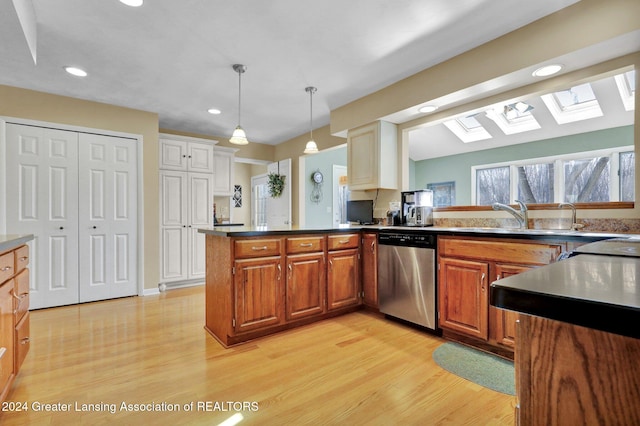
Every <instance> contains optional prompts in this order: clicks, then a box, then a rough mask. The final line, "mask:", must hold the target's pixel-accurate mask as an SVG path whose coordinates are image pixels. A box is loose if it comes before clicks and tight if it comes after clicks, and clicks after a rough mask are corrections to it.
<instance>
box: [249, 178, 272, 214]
mask: <svg viewBox="0 0 640 426" xmlns="http://www.w3.org/2000/svg"><path fill="white" fill-rule="evenodd" d="M267 198H269V192H268V188H267V175H266V174H262V175H258V176H251V226H267Z"/></svg>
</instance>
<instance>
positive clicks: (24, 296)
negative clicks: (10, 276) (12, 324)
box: [13, 269, 29, 323]
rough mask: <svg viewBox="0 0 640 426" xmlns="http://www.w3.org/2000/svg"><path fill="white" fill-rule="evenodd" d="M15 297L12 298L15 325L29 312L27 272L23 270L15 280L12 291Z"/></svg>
mask: <svg viewBox="0 0 640 426" xmlns="http://www.w3.org/2000/svg"><path fill="white" fill-rule="evenodd" d="M13 291H14V292H15V296H14V298H13V306H14V310H13V311H14V312H15V314H16V323H17V322H18V321H20V319H21V318H22V316H23V315H24V314H25V313H26V312H27V311H28V310H29V270H28V269H24V270H23V271H22V272H20V273H19V274H18V276H17V277H16V279H15V287H14V289H13Z"/></svg>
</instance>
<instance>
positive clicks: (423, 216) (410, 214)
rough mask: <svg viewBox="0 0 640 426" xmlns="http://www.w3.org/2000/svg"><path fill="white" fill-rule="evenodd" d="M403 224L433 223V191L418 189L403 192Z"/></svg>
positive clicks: (427, 224) (424, 224)
mask: <svg viewBox="0 0 640 426" xmlns="http://www.w3.org/2000/svg"><path fill="white" fill-rule="evenodd" d="M401 203H402V207H401V211H402V224H403V225H405V226H432V225H433V191H432V190H430V189H418V190H415V191H404V192H402V201H401Z"/></svg>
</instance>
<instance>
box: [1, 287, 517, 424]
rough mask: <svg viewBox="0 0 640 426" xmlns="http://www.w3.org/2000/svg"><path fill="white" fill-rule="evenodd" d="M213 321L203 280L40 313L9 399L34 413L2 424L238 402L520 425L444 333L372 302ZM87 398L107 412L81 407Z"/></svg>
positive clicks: (287, 415)
mask: <svg viewBox="0 0 640 426" xmlns="http://www.w3.org/2000/svg"><path fill="white" fill-rule="evenodd" d="M203 325H204V287H192V288H186V289H178V290H171V291H168V292H166V293H164V294H161V295H158V296H147V297H132V298H125V299H118V300H111V301H105V302H95V303H89V304H83V305H76V306H68V307H61V308H53V309H46V310H39V311H32V312H31V337H32V343H31V351H30V353H29V355H28V356H27V359H26V361H25V363H24V365H23V367H22V370H21V372H20V375H19V376H18V378H17V380H16V382H15V383H14V387H13V390H12V392H11V393H10V394H9V397H8V401H12V402H20V403H26V404H27V407H28V411H23V412H3V413H0V424H3V425H25V424H29V425H44V424H47V425H49V424H51V425H70V424H74V425H76V424H86V425H100V424H118V425H146V424H154V425H180V424H184V425H199V424H202V425H218V424H219V423H221V422H223V421H224V420H226V419H228V418H229V417H231V416H232V415H234V414H235V413H236V411H235V410H234V409H233V408H241V406H242V405H243V404H241V403H246V404H244V406H245V408H246V409H244V410H242V411H240V413H241V415H242V416H243V417H244V419H243V420H242V421H241V422H240V423H239V424H240V425H307V424H312V425H333V424H342V425H438V424H446V425H488V424H491V425H513V424H514V415H513V406H514V402H515V401H514V397H512V396H508V395H504V394H501V393H498V392H494V391H492V390H489V389H485V388H483V387H481V386H478V385H475V384H473V383H471V382H468V381H466V380H464V379H461V378H459V377H457V376H455V375H452V374H450V373H448V372H446V371H444V370H442V369H441V368H439V367H438V366H437V365H436V364H435V363H434V361H433V359H432V357H431V354H432V352H433V350H434V349H435V348H436V347H437V346H438V345H440V344H441V343H442V342H443V340H442V339H441V338H438V337H434V336H432V335H429V334H426V333H423V332H419V331H416V330H414V329H412V328H409V327H406V326H403V325H400V324H397V323H395V322H391V321H388V320H384V319H382V318H380V317H378V316H376V315H373V314H370V313H367V312H364V311H360V312H356V313H353V314H348V315H345V316H342V317H338V318H335V319H330V320H326V321H323V322H319V323H316V324H312V325H309V326H304V327H301V328H298V329H294V330H290V331H287V332H284V333H281V334H278V335H275V336H270V337H266V338H263V339H260V340H257V341H255V342H249V343H246V344H244V345H241V346H238V347H236V348H233V349H224V348H223V347H222V346H220V344H218V343H217V342H216V341H215V340H214V339H213V338H212V337H211V336H209V335H208V334H207V333H206V332H205V331H204V329H203ZM123 402H124V403H125V404H150V403H156V404H162V403H165V404H167V405H170V406H173V405H177V406H178V408H179V411H167V409H166V408H165V410H164V411H153V412H148V411H144V412H143V411H127V410H124V409H123V408H122V403H123ZM191 403H193V411H186V410H185V405H189V404H191ZM198 403H200V404H201V405H200V407H201V410H200V411H198ZM207 403H209V405H208V406H207V405H206V404H207ZM38 404H42V405H41V407H40V411H37V410H36V409H37V408H38ZM44 404H53V405H52V406H50V407H45V406H44ZM86 404H95V406H97V407H98V408H101V409H102V410H103V411H76V410H82V409H83V405H86ZM111 404H113V405H114V408H115V410H114V411H115V412H114V413H113V414H112V413H111V412H110V411H109V409H110V408H111ZM216 404H217V405H216ZM234 405H235V407H234ZM63 407H70V409H71V411H69V412H62V411H52V410H53V409H54V408H63ZM5 408H6V407H5ZM160 408H162V407H160ZM256 408H257V409H256ZM207 409H213V410H215V409H218V410H217V411H203V410H207ZM223 409H224V410H230V411H221V410H223Z"/></svg>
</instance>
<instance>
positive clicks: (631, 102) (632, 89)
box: [614, 70, 636, 111]
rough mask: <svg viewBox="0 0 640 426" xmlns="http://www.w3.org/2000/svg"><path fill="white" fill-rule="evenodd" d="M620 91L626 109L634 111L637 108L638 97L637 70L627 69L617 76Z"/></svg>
mask: <svg viewBox="0 0 640 426" xmlns="http://www.w3.org/2000/svg"><path fill="white" fill-rule="evenodd" d="M614 78H615V80H616V85H617V86H618V92H620V97H621V98H622V103H623V104H624V109H625V110H626V111H633V110H634V109H635V97H636V70H631V71H627V72H625V73H624V74H618V75H616V76H615V77H614Z"/></svg>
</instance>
